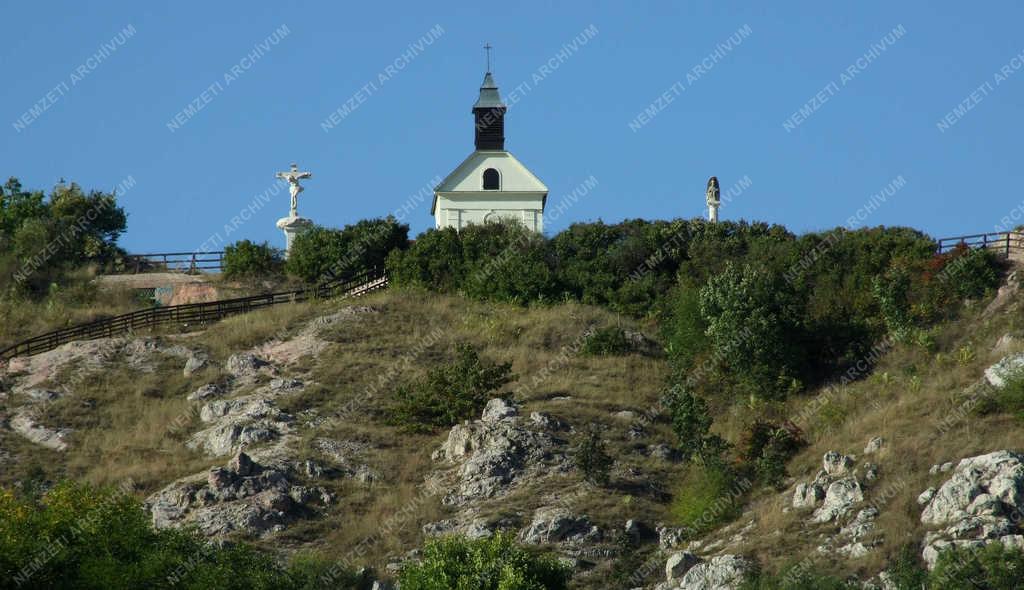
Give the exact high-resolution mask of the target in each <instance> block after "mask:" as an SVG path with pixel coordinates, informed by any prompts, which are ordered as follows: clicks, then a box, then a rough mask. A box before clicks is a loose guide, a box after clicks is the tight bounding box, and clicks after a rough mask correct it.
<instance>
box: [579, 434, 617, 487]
mask: <svg viewBox="0 0 1024 590" xmlns="http://www.w3.org/2000/svg"><path fill="white" fill-rule="evenodd" d="M573 462H574V463H575V465H576V468H577V469H579V470H580V471H581V472H583V477H584V478H585V479H586V480H587V481H589V482H590V483H593V484H595V485H600V486H604V485H608V482H609V480H610V475H609V473H610V471H611V468H612V464H613V463H614V462H615V461H614V460H613V459H612V457H611V455H609V454H608V451H607V450H606V449H605V445H604V440H603V439H602V438H601V432H600V430H599V429H598V428H597V426H595V425H591V427H590V428H588V429H587V431H586V432H585V433H584V434H583V435H582V436H581V437H580V441H579V444H578V445H577V446H576V449H575V450H574V452H573Z"/></svg>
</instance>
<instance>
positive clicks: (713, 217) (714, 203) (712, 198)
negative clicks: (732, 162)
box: [704, 176, 722, 223]
mask: <svg viewBox="0 0 1024 590" xmlns="http://www.w3.org/2000/svg"><path fill="white" fill-rule="evenodd" d="M704 197H705V200H706V201H707V204H708V221H710V222H711V223H718V207H719V206H720V205H721V204H722V199H721V188H720V187H719V186H718V177H716V176H712V177H711V178H709V179H708V187H707V190H706V191H705V193H704Z"/></svg>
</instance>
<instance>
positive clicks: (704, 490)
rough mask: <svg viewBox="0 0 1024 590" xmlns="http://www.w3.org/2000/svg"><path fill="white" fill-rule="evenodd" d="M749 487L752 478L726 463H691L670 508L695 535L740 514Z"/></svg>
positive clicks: (682, 524)
mask: <svg viewBox="0 0 1024 590" xmlns="http://www.w3.org/2000/svg"><path fill="white" fill-rule="evenodd" d="M749 488H750V482H749V481H748V480H745V479H742V478H737V477H736V474H735V473H734V472H733V471H732V470H730V469H729V468H728V467H726V466H724V465H708V466H704V465H700V464H698V463H691V464H690V465H689V466H688V467H687V469H686V475H685V476H684V477H683V481H682V483H681V484H680V485H679V487H678V488H677V489H678V492H677V493H676V495H675V498H673V500H672V506H671V509H670V510H671V512H672V515H673V516H674V517H675V520H676V522H677V523H678V524H679V525H680V526H682V527H684V528H685V529H686V530H687V535H688V536H689V537H691V538H692V537H695V536H699V535H701V534H702V533H705V532H707V531H709V530H711V529H713V528H715V527H716V526H718V525H720V524H723V523H726V522H729V521H730V520H732V519H733V518H735V517H736V516H738V515H739V514H740V512H741V508H742V498H743V496H744V495H745V494H746V492H747V490H748V489H749Z"/></svg>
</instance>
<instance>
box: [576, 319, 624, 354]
mask: <svg viewBox="0 0 1024 590" xmlns="http://www.w3.org/2000/svg"><path fill="white" fill-rule="evenodd" d="M630 350H632V348H631V347H630V345H629V340H626V333H625V332H624V331H623V330H622V328H618V327H615V326H608V327H604V328H598V329H596V330H594V331H593V332H591V333H590V335H589V336H587V338H586V339H585V340H584V341H583V346H582V347H581V348H580V352H581V353H582V354H586V355H590V356H608V355H616V354H626V353H627V352H629V351H630Z"/></svg>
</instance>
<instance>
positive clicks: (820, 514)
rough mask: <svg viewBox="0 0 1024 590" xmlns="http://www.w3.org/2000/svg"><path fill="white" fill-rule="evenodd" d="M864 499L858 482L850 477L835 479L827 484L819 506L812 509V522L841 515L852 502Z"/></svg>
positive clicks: (823, 520)
mask: <svg viewBox="0 0 1024 590" xmlns="http://www.w3.org/2000/svg"><path fill="white" fill-rule="evenodd" d="M863 501H864V492H863V491H862V490H861V487H860V483H859V482H858V481H857V480H856V479H854V478H852V477H847V478H844V479H840V480H836V481H834V482H832V483H831V484H829V486H828V489H827V490H826V491H825V500H824V501H823V502H822V504H821V507H819V508H818V509H817V510H815V511H814V514H813V515H812V520H813V521H814V522H829V521H832V520H835V519H836V518H838V517H840V516H843V515H844V514H846V513H847V512H849V511H850V509H851V508H852V507H853V505H854V504H857V503H858V502H863Z"/></svg>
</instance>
